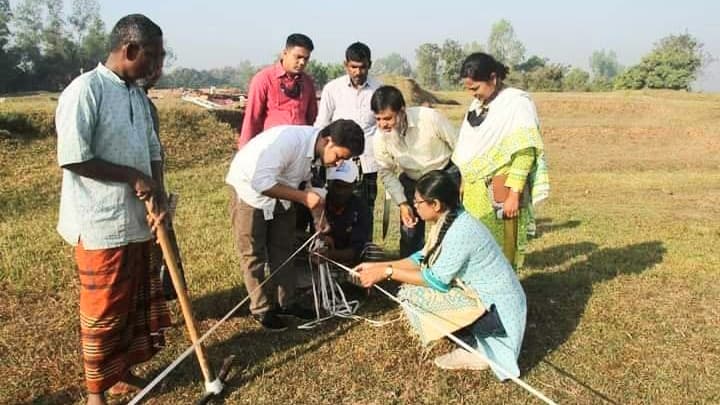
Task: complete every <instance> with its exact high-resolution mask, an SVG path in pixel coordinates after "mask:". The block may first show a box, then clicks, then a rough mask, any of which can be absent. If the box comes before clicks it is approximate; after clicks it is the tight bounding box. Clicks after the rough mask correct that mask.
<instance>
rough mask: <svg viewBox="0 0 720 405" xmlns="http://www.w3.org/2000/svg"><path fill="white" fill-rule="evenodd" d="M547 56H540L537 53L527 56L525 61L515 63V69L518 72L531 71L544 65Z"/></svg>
mask: <svg viewBox="0 0 720 405" xmlns="http://www.w3.org/2000/svg"><path fill="white" fill-rule="evenodd" d="M546 63H547V58H541V57H539V56H537V55H533V56H531V57H529V58H528V59H527V60H526V61H525V62H522V63H519V64H517V65H515V70H518V71H520V72H526V73H527V72H532V71H533V70H535V69H538V68H541V67H543V66H545V64H546Z"/></svg>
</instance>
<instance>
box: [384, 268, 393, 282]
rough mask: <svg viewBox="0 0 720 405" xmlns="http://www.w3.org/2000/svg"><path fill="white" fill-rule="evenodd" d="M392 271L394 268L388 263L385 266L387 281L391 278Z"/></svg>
mask: <svg viewBox="0 0 720 405" xmlns="http://www.w3.org/2000/svg"><path fill="white" fill-rule="evenodd" d="M393 272H394V270H393V266H392V264H388V266H387V267H385V279H386V280H388V281H390V280H392V276H393Z"/></svg>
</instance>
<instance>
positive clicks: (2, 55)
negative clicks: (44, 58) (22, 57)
mask: <svg viewBox="0 0 720 405" xmlns="http://www.w3.org/2000/svg"><path fill="white" fill-rule="evenodd" d="M11 19H12V10H11V9H10V2H9V0H0V93H7V92H9V91H10V90H11V88H12V86H11V85H12V84H13V83H14V82H15V78H16V76H17V69H16V68H15V66H16V65H17V63H18V60H17V57H16V54H15V51H14V50H13V49H11V48H10V46H9V44H10V39H11V38H12V33H11V32H10V21H11Z"/></svg>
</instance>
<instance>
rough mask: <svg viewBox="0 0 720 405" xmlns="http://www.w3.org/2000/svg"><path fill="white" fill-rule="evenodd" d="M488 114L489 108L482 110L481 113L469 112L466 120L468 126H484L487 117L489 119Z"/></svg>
mask: <svg viewBox="0 0 720 405" xmlns="http://www.w3.org/2000/svg"><path fill="white" fill-rule="evenodd" d="M487 114H488V108H487V107H483V108H481V109H480V113H478V112H477V110H472V111H468V113H467V116H466V117H465V119H466V120H467V122H468V124H470V126H471V127H473V128H474V127H477V126H479V125H480V124H482V123H483V121H485V117H487Z"/></svg>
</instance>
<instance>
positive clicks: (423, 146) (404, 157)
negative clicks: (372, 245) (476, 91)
mask: <svg viewBox="0 0 720 405" xmlns="http://www.w3.org/2000/svg"><path fill="white" fill-rule="evenodd" d="M371 106H372V110H373V112H374V113H375V119H376V120H377V127H378V129H377V133H376V134H375V136H374V137H373V150H374V152H375V159H376V160H377V163H378V174H379V176H380V178H381V179H382V181H383V185H384V186H385V190H387V192H388V194H390V197H391V198H392V200H393V202H395V204H397V205H398V206H399V207H400V219H401V223H400V255H401V256H403V257H407V256H410V255H411V254H413V253H415V252H417V251H418V250H420V249H422V247H423V244H424V239H425V222H424V221H423V220H422V219H420V217H418V215H417V210H416V208H415V206H414V205H413V194H414V193H415V182H416V181H417V180H418V179H419V178H420V177H422V176H423V175H424V174H425V173H428V172H430V171H432V170H445V171H447V172H448V173H450V174H451V175H452V176H453V178H455V179H456V180H457V182H458V184H460V172H459V171H458V168H457V167H456V166H455V165H454V164H452V162H451V161H450V157H451V156H452V152H453V150H454V149H455V145H456V144H457V139H458V132H457V130H456V129H455V128H454V127H453V126H452V125H451V124H450V122H448V120H447V119H446V118H445V117H443V116H442V114H440V113H439V112H437V111H435V110H433V109H432V108H427V107H409V108H405V99H404V98H403V95H402V93H401V92H400V90H398V89H397V88H395V87H393V86H381V87H380V88H379V89H377V90H376V91H375V93H374V94H373V97H372V100H371Z"/></svg>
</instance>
